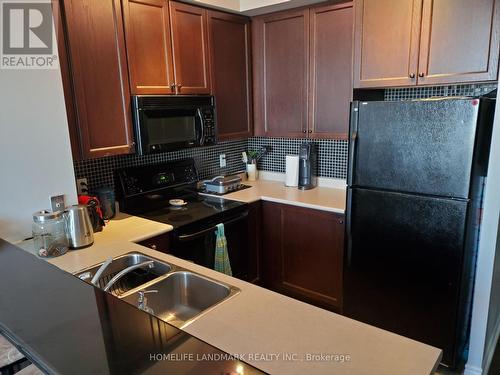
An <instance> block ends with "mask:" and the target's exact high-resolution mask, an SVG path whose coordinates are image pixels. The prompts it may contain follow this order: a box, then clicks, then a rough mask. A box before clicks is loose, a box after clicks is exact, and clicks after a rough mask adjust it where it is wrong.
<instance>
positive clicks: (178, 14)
mask: <svg viewBox="0 0 500 375" xmlns="http://www.w3.org/2000/svg"><path fill="white" fill-rule="evenodd" d="M170 21H171V28H172V41H173V50H174V72H175V84H176V85H177V93H178V94H209V93H210V69H209V56H208V31H207V29H208V28H207V10H206V9H203V8H199V7H196V6H191V5H187V4H183V3H178V2H175V1H171V2H170Z"/></svg>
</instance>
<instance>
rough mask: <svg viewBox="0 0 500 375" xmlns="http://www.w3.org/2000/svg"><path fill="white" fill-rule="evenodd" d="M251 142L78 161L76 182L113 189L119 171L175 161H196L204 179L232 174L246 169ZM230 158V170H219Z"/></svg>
mask: <svg viewBox="0 0 500 375" xmlns="http://www.w3.org/2000/svg"><path fill="white" fill-rule="evenodd" d="M246 147H247V140H240V141H231V142H220V143H219V144H217V145H216V146H210V147H199V148H190V149H185V150H179V151H173V152H166V153H161V154H154V155H144V156H139V155H119V156H111V157H106V158H98V159H91V160H82V161H76V162H75V163H74V167H75V176H76V178H82V177H85V178H87V181H88V185H89V186H88V187H89V190H90V191H91V192H92V191H93V190H94V189H96V188H100V187H113V186H114V181H113V174H114V170H115V169H120V168H124V167H132V166H139V165H146V164H157V163H164V162H167V161H172V160H179V159H186V158H194V159H195V161H196V164H197V168H198V174H199V176H200V178H206V177H211V176H216V175H219V174H231V173H236V172H239V171H242V170H244V169H245V164H244V163H243V162H242V161H241V152H242V151H245V150H246ZM220 154H226V164H227V165H226V167H225V168H220V167H219V155H220Z"/></svg>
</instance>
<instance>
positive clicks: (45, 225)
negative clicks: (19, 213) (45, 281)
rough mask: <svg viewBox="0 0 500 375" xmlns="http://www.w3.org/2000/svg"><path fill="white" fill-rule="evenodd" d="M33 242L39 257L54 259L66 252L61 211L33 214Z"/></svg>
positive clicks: (66, 244)
mask: <svg viewBox="0 0 500 375" xmlns="http://www.w3.org/2000/svg"><path fill="white" fill-rule="evenodd" d="M33 242H34V246H35V251H36V252H37V254H38V255H39V256H41V257H56V256H59V255H63V254H65V253H66V252H67V251H68V246H69V241H68V237H67V235H66V220H65V218H64V213H63V212H62V211H58V212H50V211H46V210H44V211H38V212H35V213H34V214H33Z"/></svg>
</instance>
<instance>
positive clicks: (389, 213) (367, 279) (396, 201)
mask: <svg viewBox="0 0 500 375" xmlns="http://www.w3.org/2000/svg"><path fill="white" fill-rule="evenodd" d="M348 196H349V199H348V200H349V202H350V203H349V205H350V207H349V208H348V210H349V211H348V216H347V232H348V233H347V240H348V244H347V254H346V257H345V262H346V264H345V268H344V294H343V311H344V314H345V315H347V316H349V317H351V318H353V319H356V320H360V321H362V322H365V323H368V324H371V325H374V326H377V327H380V328H383V329H386V330H389V331H392V332H395V333H398V334H401V335H403V336H407V337H410V338H412V339H415V340H418V341H422V342H424V343H427V344H430V345H433V346H436V347H438V348H441V349H443V350H444V357H443V360H444V362H445V363H448V364H451V363H452V362H453V361H454V360H455V352H456V349H455V348H456V346H455V345H456V339H455V335H456V333H457V332H458V331H457V329H458V327H457V321H458V319H457V314H458V311H457V306H458V300H459V288H460V280H461V274H462V270H461V268H462V260H463V255H464V254H463V253H464V229H465V224H466V215H467V208H468V202H466V201H456V200H451V199H442V198H431V197H426V196H417V195H407V194H401V193H390V192H381V191H373V190H365V189H349V191H348Z"/></svg>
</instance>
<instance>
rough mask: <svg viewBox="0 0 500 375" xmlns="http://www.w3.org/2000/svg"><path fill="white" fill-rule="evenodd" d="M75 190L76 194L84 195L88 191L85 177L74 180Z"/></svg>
mask: <svg viewBox="0 0 500 375" xmlns="http://www.w3.org/2000/svg"><path fill="white" fill-rule="evenodd" d="M76 192H77V194H78V195H86V194H88V192H89V188H88V183H87V179H86V178H78V179H77V180H76Z"/></svg>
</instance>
